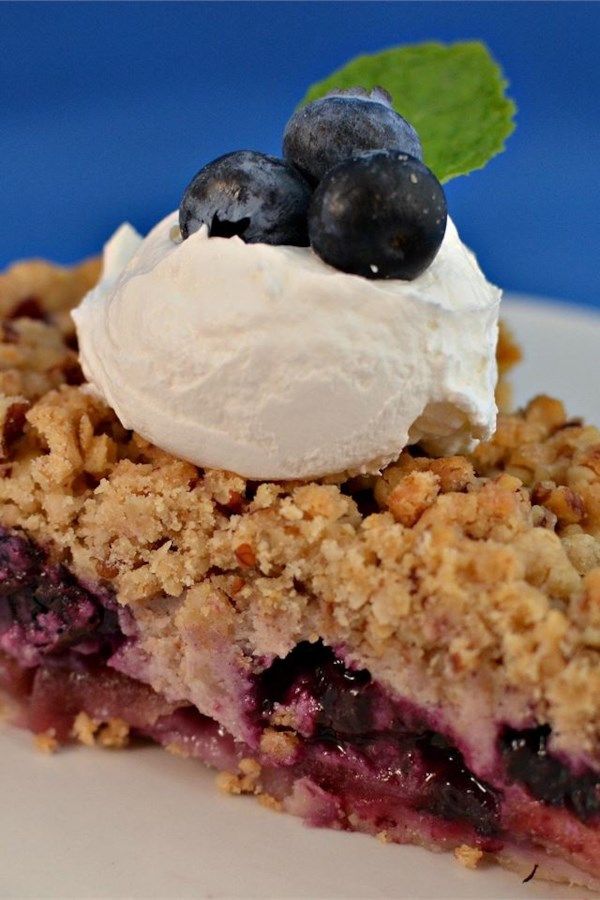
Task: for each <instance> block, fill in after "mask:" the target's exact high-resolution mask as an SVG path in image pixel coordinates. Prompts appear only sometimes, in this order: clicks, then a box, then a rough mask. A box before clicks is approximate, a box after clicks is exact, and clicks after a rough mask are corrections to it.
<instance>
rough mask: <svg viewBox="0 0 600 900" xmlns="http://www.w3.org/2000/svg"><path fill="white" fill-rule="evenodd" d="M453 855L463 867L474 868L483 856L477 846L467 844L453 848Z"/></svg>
mask: <svg viewBox="0 0 600 900" xmlns="http://www.w3.org/2000/svg"><path fill="white" fill-rule="evenodd" d="M454 857H455V859H456V860H457V861H458V862H459V863H460V864H461V866H464V867H465V869H476V868H477V866H478V865H479V863H480V861H481V859H482V857H483V851H482V850H479V849H478V848H477V847H469V845H468V844H461V846H460V847H456V848H455V850H454Z"/></svg>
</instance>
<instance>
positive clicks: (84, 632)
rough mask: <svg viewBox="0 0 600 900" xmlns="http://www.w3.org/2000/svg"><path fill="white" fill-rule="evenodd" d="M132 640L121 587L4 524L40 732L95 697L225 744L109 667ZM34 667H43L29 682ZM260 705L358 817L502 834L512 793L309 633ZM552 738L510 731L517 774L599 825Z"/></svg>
mask: <svg viewBox="0 0 600 900" xmlns="http://www.w3.org/2000/svg"><path fill="white" fill-rule="evenodd" d="M125 639H126V638H125V636H124V635H123V633H122V631H121V629H120V627H119V621H118V616H117V610H116V603H115V601H114V598H113V597H112V596H111V594H110V593H109V592H108V591H106V590H105V589H103V588H99V589H98V590H94V591H90V590H88V589H87V588H85V587H84V586H83V585H82V584H81V583H80V582H79V581H77V580H76V579H75V578H74V577H73V576H72V575H71V574H70V573H69V572H68V570H67V569H66V568H65V567H64V566H61V565H56V564H52V563H51V562H50V561H49V560H48V558H47V555H46V554H45V552H44V551H43V550H42V549H41V548H40V547H39V546H37V545H36V544H34V543H33V542H32V541H30V540H29V539H27V538H26V537H25V536H24V535H22V534H20V533H18V532H11V531H6V530H4V529H0V650H3V651H4V652H5V653H6V654H7V655H6V656H5V657H2V656H1V655H0V680H1V681H2V682H3V683H4V686H5V687H6V688H7V689H8V690H9V692H11V693H13V694H15V695H18V696H19V697H23V698H27V699H28V703H29V724H30V727H32V728H33V730H40V729H44V728H46V727H54V728H55V730H56V732H57V734H58V735H59V736H61V738H64V739H66V738H67V737H68V736H69V733H70V727H71V724H72V718H73V716H74V714H75V713H76V712H77V711H78V710H79V709H87V707H88V706H89V708H90V710H91V712H90V714H96V713H97V712H98V711H100V715H102V714H103V713H110V715H114V716H118V715H121V716H122V717H123V718H125V720H126V721H128V722H129V723H130V725H131V726H132V727H133V728H134V729H137V731H138V733H141V734H146V735H148V736H150V737H153V738H154V739H156V740H159V741H160V742H163V738H164V734H163V732H165V733H166V731H168V732H169V733H171V732H173V734H174V735H177V734H179V732H181V733H182V734H183V737H184V738H185V744H186V746H189V747H193V746H195V744H194V742H195V741H196V740H197V741H198V742H199V743H198V746H199V747H200V746H201V747H203V748H204V749H203V750H202V754H205V752H207V751H206V748H207V747H208V746H209V745H210V746H211V747H213V745H214V748H216V746H217V744H216V743H215V742H217V743H220V742H221V738H220V737H218V734H217V732H218V733H219V734H220V733H221V732H220V731H219V729H218V728H217V731H215V732H214V735H213V736H212V737H211V736H210V735H212V731H210V728H208V725H207V722H209V720H205V717H203V716H200V717H199V714H198V715H196V713H195V711H194V710H193V709H192V708H191V707H190V708H187V707H186V708H182V709H179V710H177V709H175V708H174V707H173V705H172V704H168V703H167V702H166V701H165V700H164V698H161V697H160V696H159V695H157V694H154V692H153V691H152V690H151V688H149V687H148V686H147V685H144V684H141V683H139V682H135V681H133V680H132V679H129V678H127V677H126V676H124V675H121V674H119V673H118V672H115V671H113V670H111V668H110V663H109V666H108V667H107V665H106V663H107V661H109V659H110V656H111V655H112V654H113V653H114V651H115V650H116V649H117V648H118V647H119V646H120V645H121V644H122V643H123V641H124V640H125ZM28 672H31V673H34V674H33V675H32V676H31V677H30V676H27V677H26V678H25V675H27V673H28ZM69 698H70V700H69ZM252 701H253V702H252V704H251V706H252V709H256V710H258V713H257V715H258V718H259V722H258V723H257V724H259V725H260V726H261V727H267V726H269V727H274V728H276V729H277V728H289V727H292V728H293V729H294V730H295V731H296V732H297V734H298V736H299V737H300V738H302V740H301V741H300V744H299V751H298V754H297V756H296V757H294V759H293V760H290V761H289V763H285V762H284V763H280V764H281V765H284V766H285V765H291V766H293V776H294V778H301V777H303V776H307V777H309V778H310V779H311V780H313V781H315V782H316V783H317V784H318V785H319V786H320V787H322V788H323V789H324V790H326V791H329V792H331V794H333V795H334V796H336V797H337V798H339V799H340V802H341V803H342V804H346V806H347V807H348V808H347V810H346V812H348V811H350V810H354V809H360V810H362V812H363V813H364V815H366V816H367V817H370V818H371V819H372V820H375V821H377V822H383V823H385V822H386V821H389V822H394V821H398V820H399V818H398V817H399V812H400V811H401V810H402V809H407V808H408V809H411V810H413V811H414V812H416V813H417V814H419V813H426V814H429V815H430V816H433V817H434V818H435V820H441V821H444V822H445V823H447V824H446V826H444V827H446V828H455V829H456V828H458V829H463V832H464V829H465V828H466V829H467V836H468V833H469V830H470V833H471V834H472V835H474V836H475V837H476V838H477V839H478V840H480V841H481V842H482V846H487V847H491V844H493V842H494V841H497V839H498V836H499V835H500V832H501V825H500V804H501V798H502V795H501V792H500V791H499V790H498V789H497V788H495V787H493V786H491V785H490V784H488V783H486V782H484V781H483V780H481V779H479V778H478V777H477V776H476V775H475V774H474V773H473V772H472V771H470V769H469V768H468V766H467V765H466V762H465V760H464V758H463V756H462V754H461V752H460V750H459V749H458V748H457V747H455V746H453V745H452V744H451V743H450V742H449V741H448V740H447V738H445V737H444V736H443V735H442V734H440V733H438V732H436V731H435V730H434V729H433V728H432V723H431V721H428V720H427V719H426V717H425V716H423V715H422V714H420V713H419V712H418V711H415V710H414V709H412V708H411V707H409V706H407V705H406V704H402V703H400V702H398V701H396V700H395V699H394V698H393V697H391V696H390V695H389V694H388V693H387V692H385V691H384V690H383V689H382V688H381V687H380V686H379V685H378V684H377V682H374V681H373V680H372V678H371V676H370V675H369V673H368V672H367V671H366V670H364V669H352V668H349V667H347V666H346V665H345V664H344V663H343V662H342V661H341V660H340V659H338V658H337V657H336V656H335V655H334V653H333V651H332V650H330V649H329V648H328V647H325V646H324V645H323V644H322V643H321V642H317V643H314V644H310V643H308V642H303V643H301V644H299V645H298V646H297V647H296V648H294V650H292V651H291V652H290V653H289V654H288V656H286V657H285V658H283V659H277V660H275V661H274V662H273V664H272V665H271V666H270V667H269V668H268V669H267V670H265V671H264V672H263V673H262V675H260V676H257V678H256V682H255V694H253V696H252ZM165 716H166V718H164V717H165ZM182 716H183V719H182ZM286 716H287V718H286ZM157 717H158V718H157ZM198 717H199V718H198ZM184 720H185V726H186V727H185V728H182V721H184ZM198 722H200V723H201V725H202V727H201V728H200V726H198V727H196V725H197V723H198ZM153 723H155V724H153ZM161 723H162V724H161ZM195 723H196V724H195ZM286 723H287V724H286ZM167 726H168V727H167ZM215 727H216V726H215ZM165 729H166V731H165ZM213 730H214V729H213ZM184 732H185V734H184ZM196 732H197V733H198V735H197V738H196V737H194V735H196ZM209 732H210V734H209ZM550 734H551V731H550V728H549V726H547V725H543V726H539V727H537V728H531V729H526V730H521V731H516V730H514V729H510V728H507V729H505V731H504V732H503V734H502V737H501V740H500V750H501V757H502V759H503V765H504V772H505V775H506V776H508V778H509V780H512V781H514V782H517V783H520V784H522V785H524V786H525V787H526V788H527V789H528V791H529V792H530V793H531V794H532V796H533V797H534V798H536V799H537V800H539V801H541V802H542V803H544V804H546V805H548V806H553V807H563V808H565V809H567V810H568V811H570V812H571V813H573V814H574V815H575V816H576V817H577V818H579V819H580V820H582V821H583V822H587V821H588V820H589V819H591V818H593V817H596V816H597V815H598V813H600V776H598V774H596V773H594V772H592V771H590V770H587V771H583V772H580V773H579V774H574V773H573V771H572V770H571V769H570V768H569V767H568V766H567V765H565V764H564V763H563V762H562V761H561V760H559V759H558V758H557V757H556V756H554V755H552V753H551V752H549V749H548V747H549V738H550ZM233 746H234V745H233V744H232V747H233ZM247 751H248V752H251V751H250V749H249V748H246V750H245V751H244V752H247ZM216 752H217V751H216V749H213V750H211V753H216ZM232 752H233V750H232V749H231V748H230V749H229V750H228V753H230V754H231V753H232ZM198 755H201V754H200V751H199V752H198ZM211 759H212V757H211ZM215 760H216V756H215ZM215 764H216V762H215ZM463 832H461V834H462V833H463ZM490 842H491V843H490Z"/></svg>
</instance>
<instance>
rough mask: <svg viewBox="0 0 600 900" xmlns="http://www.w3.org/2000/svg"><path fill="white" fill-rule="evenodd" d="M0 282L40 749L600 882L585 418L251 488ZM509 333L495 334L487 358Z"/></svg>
mask: <svg viewBox="0 0 600 900" xmlns="http://www.w3.org/2000/svg"><path fill="white" fill-rule="evenodd" d="M97 272H98V270H97V265H96V264H95V263H89V264H87V265H85V266H83V267H79V268H76V269H73V270H65V269H61V268H55V267H52V266H48V265H45V264H41V263H31V264H22V265H20V266H17V267H14V268H13V269H11V270H10V271H9V272H8V273H7V274H6V275H4V276H2V277H1V278H0V311H1V314H2V316H3V318H2V326H1V328H2V342H1V344H0V389H1V390H2V396H3V399H2V406H1V416H2V440H1V451H2V462H1V475H2V478H1V479H0V524H1V526H2V531H1V542H0V648H1V653H2V655H1V658H0V677H1V680H2V685H3V688H4V691H5V692H6V693H7V694H8V695H10V696H11V697H12V699H13V702H14V717H15V719H16V721H18V722H19V723H20V724H21V725H24V726H25V727H27V728H29V729H31V730H32V731H33V732H34V733H35V734H36V735H38V736H40V739H41V740H43V741H45V742H46V743H47V744H48V743H52V742H57V743H62V742H66V741H69V740H72V739H74V738H78V739H79V740H81V741H82V742H83V743H93V742H94V741H98V742H99V743H102V744H105V745H109V746H111V745H112V746H114V745H119V744H122V743H124V742H125V741H126V740H127V736H128V734H129V735H134V736H142V737H145V738H150V739H151V740H153V741H156V742H158V743H159V744H162V745H163V746H164V747H165V748H167V749H168V750H171V751H172V752H175V753H178V754H182V755H184V756H189V757H193V758H196V759H199V760H201V761H203V762H204V763H207V764H208V765H211V766H214V767H215V768H216V769H218V770H220V771H221V772H222V773H224V774H222V775H221V776H220V780H221V782H222V785H223V786H225V787H226V788H228V789H229V790H230V791H232V792H234V793H252V794H256V795H258V796H259V797H260V798H263V799H264V800H265V802H267V803H268V804H269V805H272V806H274V807H276V808H282V809H284V810H286V811H288V812H291V813H293V814H296V815H299V816H301V817H302V818H304V819H305V820H306V821H307V822H309V823H311V824H314V825H321V826H329V827H333V828H340V829H351V830H358V831H364V832H368V833H371V834H378V835H384V836H385V838H386V839H388V840H391V841H396V842H399V843H417V844H421V845H423V846H426V847H429V848H432V849H441V850H452V849H456V850H457V852H458V855H459V856H460V857H461V858H463V859H464V860H465V861H476V860H477V858H478V857H479V856H481V855H483V854H489V855H491V856H493V857H495V858H497V859H499V860H500V861H501V862H503V863H504V864H506V865H507V866H511V867H516V868H518V869H519V870H521V871H523V872H525V871H529V870H530V869H531V868H532V866H533V865H534V864H537V865H538V866H539V870H538V873H539V874H543V875H545V876H546V877H550V878H557V879H562V880H567V881H573V882H576V883H578V884H585V885H588V886H592V887H593V886H596V887H597V886H598V884H599V883H600V653H599V650H600V542H599V541H598V535H599V534H600V531H599V529H600V432H598V430H596V429H595V428H593V427H589V426H585V425H583V424H582V423H581V422H580V421H575V420H569V419H568V418H567V416H566V414H565V412H564V409H563V407H562V405H561V404H560V403H559V402H558V401H556V400H552V399H549V398H547V397H538V398H537V399H535V400H533V401H532V402H531V403H530V404H529V406H528V407H527V408H526V409H525V410H524V411H523V412H521V413H518V414H515V415H509V414H503V415H501V417H500V420H499V424H498V429H497V432H496V434H495V436H494V438H493V439H492V440H490V441H489V442H486V443H482V444H481V445H480V446H479V447H478V448H477V449H476V450H475V452H474V453H473V454H472V455H471V456H468V457H467V456H450V457H445V458H438V459H434V458H429V457H428V456H426V455H424V454H423V453H422V452H419V451H417V450H415V449H414V448H413V449H412V450H410V451H408V450H407V451H405V452H404V453H403V454H402V456H401V457H400V459H399V461H398V462H397V463H395V464H392V465H390V466H388V467H387V468H386V469H385V470H384V471H383V473H382V474H381V475H379V476H376V475H373V476H362V477H348V478H346V479H342V478H339V479H329V482H330V483H328V480H327V479H322V480H321V481H309V482H293V483H292V482H290V483H268V482H252V481H248V480H245V479H243V478H241V477H238V476H236V475H232V474H228V473H226V472H224V471H219V470H214V469H206V470H201V469H199V468H197V467H196V466H194V465H191V464H190V463H187V462H184V461H182V460H180V459H178V458H176V457H174V456H173V455H170V454H168V453H165V452H163V451H161V450H159V449H157V448H156V447H154V446H152V445H150V444H149V443H148V442H147V441H145V440H143V439H142V438H141V437H140V436H139V435H138V434H136V433H132V432H131V431H126V430H125V429H124V428H123V427H122V426H121V425H120V423H119V421H118V420H117V418H116V416H115V414H114V413H113V412H112V411H111V410H110V409H109V408H108V407H107V406H106V405H105V404H104V403H103V402H101V401H100V400H98V399H96V398H95V397H94V396H93V395H92V394H91V393H90V391H89V389H88V387H87V385H85V384H82V377H81V372H80V370H79V367H78V363H77V354H76V351H75V349H74V346H75V345H74V336H73V330H72V324H71V322H70V319H69V316H68V310H69V309H70V308H71V307H72V306H73V305H74V304H75V303H76V302H77V301H78V299H79V298H80V296H82V295H83V294H84V293H85V292H86V290H87V289H88V288H89V287H90V286H91V285H92V284H93V282H94V280H95V278H96V277H97ZM514 355H515V353H514V350H513V349H512V347H511V344H510V342H508V341H507V340H504V341H503V342H501V361H503V360H504V361H506V362H509V361H511V360H512V359H513V357H514Z"/></svg>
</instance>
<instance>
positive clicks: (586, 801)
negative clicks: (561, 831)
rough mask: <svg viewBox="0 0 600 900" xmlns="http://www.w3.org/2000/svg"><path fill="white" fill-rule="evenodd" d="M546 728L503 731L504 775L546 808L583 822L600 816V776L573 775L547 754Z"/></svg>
mask: <svg viewBox="0 0 600 900" xmlns="http://www.w3.org/2000/svg"><path fill="white" fill-rule="evenodd" d="M551 733H552V732H551V729H550V726H549V725H540V726H538V727H537V728H528V729H525V730H524V731H515V730H514V729H512V728H507V729H505V731H504V733H503V735H502V738H501V748H502V755H503V757H504V762H505V766H506V771H507V774H508V776H509V778H511V779H512V780H513V781H517V782H520V783H521V784H524V785H526V787H527V788H528V789H529V791H530V793H531V794H533V796H534V797H535V798H536V800H541V801H542V802H543V803H547V804H548V805H549V806H563V807H566V808H567V809H569V810H570V811H571V812H573V813H575V815H576V816H577V818H578V819H581V820H582V821H583V822H586V821H587V820H588V819H590V818H592V817H593V816H596V815H598V813H599V812H600V775H598V774H597V773H595V772H592V771H589V770H588V771H586V772H583V773H582V774H581V775H574V774H573V773H572V772H571V770H570V769H569V768H568V767H567V766H566V765H564V763H562V762H561V761H560V760H559V759H557V758H556V757H555V756H553V755H552V754H551V753H550V751H549V750H548V743H549V740H550V735H551Z"/></svg>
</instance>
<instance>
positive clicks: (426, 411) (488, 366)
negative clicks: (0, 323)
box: [73, 213, 500, 479]
mask: <svg viewBox="0 0 600 900" xmlns="http://www.w3.org/2000/svg"><path fill="white" fill-rule="evenodd" d="M176 225H177V213H173V214H172V215H170V216H168V217H167V218H166V219H164V220H163V221H162V222H160V223H159V224H158V225H157V226H156V227H155V228H154V229H153V231H151V232H150V234H149V235H148V236H147V237H146V238H145V239H142V238H141V237H140V236H139V235H138V234H137V233H136V232H135V231H134V230H133V228H131V226H129V225H123V226H121V228H120V229H119V230H118V231H117V232H116V234H115V235H114V236H113V237H112V239H111V240H110V241H109V242H108V244H107V245H106V247H105V250H104V268H103V274H102V278H101V280H100V282H99V284H98V285H97V287H96V288H94V290H92V291H91V292H90V293H89V294H88V295H87V296H86V297H85V298H84V300H83V302H82V303H81V305H80V306H79V308H78V309H77V310H75V312H74V313H73V316H74V319H75V323H76V326H77V332H78V337H79V346H80V353H81V363H82V367H83V371H84V374H85V376H86V378H87V379H88V381H89V382H90V385H91V386H92V389H93V390H95V391H96V392H97V393H98V394H99V395H100V396H101V397H103V398H104V400H105V401H106V403H108V404H109V405H110V406H111V407H112V408H113V409H114V411H115V413H116V414H117V416H118V417H119V419H120V420H121V422H122V424H123V425H124V426H125V427H126V428H131V429H134V430H135V431H137V432H138V433H139V434H141V435H142V436H143V437H145V438H147V439H148V440H149V441H151V442H152V443H154V444H156V445H157V446H158V447H160V448H162V449H164V450H166V451H169V452H170V453H172V454H174V455H176V456H178V457H181V458H183V459H187V460H189V461H190V462H193V463H195V464H196V465H199V466H202V467H211V468H220V469H227V470H230V471H233V472H237V473H238V474H240V475H243V476H246V477H249V478H253V479H302V478H310V477H318V476H322V475H329V474H333V473H338V472H342V471H355V472H372V471H376V470H378V469H380V468H381V467H382V466H383V465H385V464H386V463H388V462H390V461H391V460H393V459H395V458H396V457H397V456H398V455H399V454H400V452H401V450H402V449H403V448H404V447H405V446H406V445H407V444H409V443H416V442H419V443H421V444H422V445H424V446H425V447H426V449H427V450H428V451H429V452H431V453H433V454H439V455H442V454H444V455H445V454H453V453H458V452H465V451H468V450H470V449H472V447H473V446H474V444H475V443H476V442H477V441H478V440H480V439H485V438H487V437H489V435H490V434H491V433H492V431H493V429H494V426H495V418H496V406H495V401H494V388H495V383H496V375H497V373H496V361H495V349H496V341H497V323H498V307H499V301H500V291H499V290H498V289H497V288H496V287H494V286H492V285H491V284H489V283H488V282H487V281H486V279H485V278H484V276H483V274H482V272H481V270H480V269H479V267H478V265H477V262H476V260H475V257H474V256H473V254H472V253H471V252H470V251H469V250H468V249H467V248H466V247H465V246H464V245H463V244H462V243H461V241H460V239H459V236H458V234H457V231H456V228H455V227H454V224H453V223H452V222H451V221H450V220H448V226H447V230H446V235H445V237H444V241H443V243H442V246H441V248H440V250H439V253H438V255H437V256H436V258H435V260H434V262H433V263H432V265H431V266H430V267H429V268H428V269H427V270H426V271H425V272H424V273H423V274H422V275H421V276H419V277H418V278H417V279H415V280H414V281H395V280H394V281H392V280H389V281H388V280H369V279H366V278H362V277H360V276H356V275H348V274H345V273H343V272H339V271H337V270H336V269H334V268H331V267H330V266H328V265H326V264H325V263H324V262H322V260H321V259H319V257H317V256H316V254H315V253H314V252H313V251H312V250H311V249H310V248H307V247H290V246H270V245H267V244H245V243H244V242H243V241H242V240H241V239H240V238H238V237H232V238H218V237H212V238H211V237H208V235H207V233H206V230H201V231H199V232H197V233H195V234H192V235H191V236H190V237H189V238H188V239H187V240H185V241H183V242H181V241H179V242H177V241H176V240H174V239H173V237H172V235H173V233H174V230H176V229H175V226H176Z"/></svg>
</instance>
